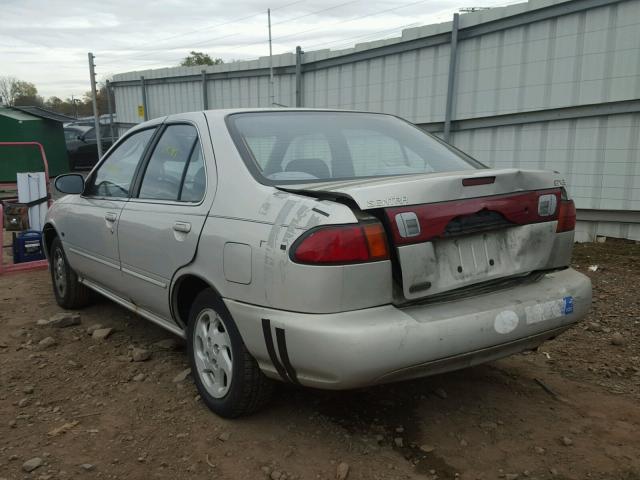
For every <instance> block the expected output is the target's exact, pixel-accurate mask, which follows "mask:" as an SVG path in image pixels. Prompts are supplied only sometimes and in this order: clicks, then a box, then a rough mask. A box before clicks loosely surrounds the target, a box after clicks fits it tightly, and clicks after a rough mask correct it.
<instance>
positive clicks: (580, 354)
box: [0, 241, 640, 480]
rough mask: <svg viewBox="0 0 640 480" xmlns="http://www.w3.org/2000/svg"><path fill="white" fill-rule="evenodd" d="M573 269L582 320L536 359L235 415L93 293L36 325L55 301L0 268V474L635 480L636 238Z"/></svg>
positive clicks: (638, 454)
mask: <svg viewBox="0 0 640 480" xmlns="http://www.w3.org/2000/svg"><path fill="white" fill-rule="evenodd" d="M574 264H575V267H576V268H578V269H579V270H581V271H583V272H585V273H587V275H589V276H590V277H591V278H592V280H593V285H594V294H595V295H594V304H593V310H592V313H591V314H590V316H589V317H588V318H587V319H586V320H585V321H584V322H583V323H581V324H579V325H577V326H575V327H574V328H573V329H572V330H570V331H568V332H567V333H565V334H564V335H562V336H561V337H560V338H558V339H556V340H554V341H551V342H548V343H547V344H545V345H543V346H542V347H541V348H540V349H539V350H538V351H537V352H532V353H528V354H522V355H517V356H514V357H511V358H508V359H505V360H501V361H498V362H495V363H492V364H488V365H483V366H480V367H476V368H472V369H467V370H464V371H459V372H455V373H451V374H446V375H440V376H436V377H431V378H427V379H423V380H419V381H412V382H405V383H398V384H392V385H385V386H380V387H375V388H370V389H366V390H360V391H354V392H321V391H312V390H309V389H293V388H289V387H284V386H283V387H281V388H280V389H279V390H278V392H277V394H276V396H275V398H274V400H273V402H272V403H271V404H270V405H269V406H268V408H266V409H265V410H264V411H262V412H260V413H259V414H256V415H253V416H251V417H248V418H242V419H239V420H235V421H228V420H223V419H220V418H218V417H216V416H215V415H213V414H212V413H210V412H209V411H208V410H207V409H206V408H205V407H204V405H203V404H202V402H201V401H199V399H198V397H197V394H196V390H195V387H194V386H193V384H192V383H191V381H190V379H189V378H187V380H186V381H175V380H176V379H175V377H176V375H177V374H179V373H180V372H181V371H183V370H184V369H185V368H186V356H185V352H184V349H183V347H182V346H181V345H180V344H178V345H177V346H176V348H174V349H172V348H170V347H171V346H170V345H165V344H156V342H158V341H160V340H163V339H167V338H169V337H170V336H169V335H168V334H167V333H165V332H164V331H163V330H161V329H160V328H158V327H155V326H154V325H152V324H150V323H148V322H146V321H144V320H142V319H141V318H138V317H136V316H135V315H133V314H131V313H129V312H127V311H125V310H124V309H122V308H120V307H118V306H116V305H115V304H113V303H110V302H108V301H106V300H101V301H98V302H97V303H96V304H95V305H93V306H91V307H89V308H87V309H85V310H82V311H81V312H80V315H81V322H82V323H81V325H77V326H71V327H68V328H53V327H50V326H38V325H37V324H36V322H37V321H38V320H39V319H48V318H50V317H51V316H52V315H54V314H55V313H58V312H60V311H61V310H60V309H59V308H58V307H57V305H56V304H55V301H54V298H53V294H52V292H51V287H50V281H49V277H48V272H46V271H40V272H32V273H22V274H14V275H11V276H5V277H0V300H1V302H2V303H1V305H2V307H1V310H0V478H4V479H22V478H25V479H67V478H104V479H116V478H119V479H178V478H186V479H191V478H193V479H264V478H272V479H280V480H285V479H289V480H291V479H295V478H298V479H333V478H336V473H337V468H338V465H339V464H340V463H343V462H344V463H346V464H348V466H349V472H348V478H349V479H435V478H438V479H457V478H459V479H496V478H504V479H510V480H514V479H520V480H523V479H538V480H542V479H576V480H578V479H580V480H582V479H612V480H636V479H640V333H639V330H640V296H639V295H638V286H639V285H640V245H636V244H633V243H628V242H621V241H607V243H605V244H584V245H578V246H577V247H576V250H575V254H574ZM596 265H597V270H596V271H590V270H589V267H590V266H596ZM98 323H99V324H102V325H103V326H105V327H112V328H113V329H114V332H113V333H112V334H111V335H110V336H109V337H108V338H107V339H106V340H105V341H96V340H94V339H92V337H91V336H89V335H87V333H86V330H87V328H88V327H91V326H92V325H95V324H98ZM46 337H53V339H55V341H56V343H55V345H52V346H49V347H48V348H44V349H43V348H42V347H39V346H38V342H39V341H40V340H42V339H44V338H46ZM612 341H613V342H614V343H618V344H617V345H616V344H614V343H612ZM134 347H142V348H145V349H148V350H150V351H151V352H152V356H151V358H150V359H149V360H147V361H142V362H133V361H130V356H131V352H132V349H133V348H134ZM167 348H168V349H167ZM35 457H38V458H40V459H41V461H42V465H41V466H39V467H38V468H35V469H34V470H33V471H32V472H31V473H26V472H25V470H24V469H23V464H24V463H25V462H26V461H28V460H30V459H33V458H35ZM36 463H37V462H36ZM27 465H28V463H27ZM343 468H344V466H343Z"/></svg>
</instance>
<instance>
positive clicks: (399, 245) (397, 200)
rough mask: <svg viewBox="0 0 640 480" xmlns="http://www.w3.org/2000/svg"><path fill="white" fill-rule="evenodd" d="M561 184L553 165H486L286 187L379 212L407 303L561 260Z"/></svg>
mask: <svg viewBox="0 0 640 480" xmlns="http://www.w3.org/2000/svg"><path fill="white" fill-rule="evenodd" d="M563 185H564V181H563V180H562V178H561V177H560V176H559V175H558V174H555V173H552V172H544V171H535V170H518V169H492V170H489V169H487V170H477V171H474V172H448V173H437V174H428V175H417V176H411V177H391V178H389V177H386V178H375V179H363V180H355V181H343V182H332V183H322V184H312V185H305V186H300V187H298V186H296V187H294V188H290V187H289V186H287V190H295V191H298V192H300V193H303V192H304V193H306V194H311V195H314V196H319V197H326V196H334V197H342V198H346V199H349V200H350V201H352V202H355V204H357V206H358V208H359V209H360V210H364V211H369V212H370V213H372V214H374V215H376V216H377V217H378V218H379V219H380V220H381V221H382V222H383V223H384V224H385V228H386V230H387V235H388V237H389V242H390V244H392V246H393V247H395V248H394V249H393V250H394V266H395V272H396V277H397V280H399V283H401V287H402V288H401V295H396V297H397V298H396V300H397V302H396V303H405V302H407V301H415V300H420V299H424V298H427V297H430V296H434V295H438V296H441V295H442V294H444V293H447V292H451V291H454V290H460V289H463V288H465V287H469V286H472V285H477V284H480V283H485V282H497V281H498V280H500V279H504V278H510V277H518V276H527V275H528V274H530V273H531V272H534V271H539V270H544V269H546V268H549V266H550V265H551V263H554V262H555V264H557V263H558V258H557V255H554V254H553V252H554V249H556V248H557V245H556V242H557V240H558V238H557V237H558V235H557V233H556V229H557V220H558V211H559V205H560V203H561V202H562V195H563V191H562V186H563ZM568 261H569V258H568V256H567V258H561V259H560V263H565V264H566V263H568ZM552 266H555V265H552Z"/></svg>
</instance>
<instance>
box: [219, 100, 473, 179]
mask: <svg viewBox="0 0 640 480" xmlns="http://www.w3.org/2000/svg"><path fill="white" fill-rule="evenodd" d="M227 125H228V127H229V130H230V131H231V134H232V136H233V139H234V141H235V143H236V146H237V147H238V150H239V151H240V153H241V155H242V157H243V158H244V160H245V162H246V163H247V166H248V167H249V169H250V170H251V171H252V173H253V174H254V175H255V176H256V178H257V179H258V180H259V181H261V182H262V183H268V184H287V183H302V182H318V181H325V180H327V181H328V180H335V179H345V180H347V179H355V178H369V177H384V176H393V175H411V174H420V173H431V172H450V171H459V170H469V169H475V168H483V165H481V164H480V163H478V162H476V161H475V160H473V159H472V158H470V157H468V156H466V155H465V154H463V153H461V152H459V151H457V150H456V149H454V148H453V147H450V146H449V145H447V144H446V143H444V142H442V141H441V140H439V139H437V138H436V137H434V136H432V135H429V134H428V133H426V132H424V131H423V130H420V129H419V128H417V127H415V126H413V125H411V124H410V123H408V122H405V121H403V120H400V119H398V118H396V117H393V116H391V115H384V114H370V113H347V112H310V111H306V112H305V111H303V112H286V111H285V112H251V113H237V114H232V115H229V116H228V117H227Z"/></svg>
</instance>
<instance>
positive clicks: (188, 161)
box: [138, 124, 205, 202]
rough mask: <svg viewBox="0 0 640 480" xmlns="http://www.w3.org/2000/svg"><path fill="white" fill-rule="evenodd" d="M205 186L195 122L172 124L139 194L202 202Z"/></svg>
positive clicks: (162, 138) (147, 196)
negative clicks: (190, 123) (193, 123)
mask: <svg viewBox="0 0 640 480" xmlns="http://www.w3.org/2000/svg"><path fill="white" fill-rule="evenodd" d="M204 189H205V172H204V162H203V159H202V150H201V148H200V142H199V141H198V131H197V130H196V129H195V127H193V126H192V125H182V124H181V125H169V126H168V127H167V128H166V129H165V131H164V132H163V133H162V136H161V137H160V140H159V141H158V143H157V145H156V147H155V149H154V150H153V153H152V154H151V158H150V159H149V163H148V164H147V167H146V170H145V172H144V176H143V178H142V184H141V186H140V193H139V194H138V197H139V198H142V199H151V200H169V201H180V200H182V201H187V202H198V201H200V200H201V199H202V197H203V196H204Z"/></svg>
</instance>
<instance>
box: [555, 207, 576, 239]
mask: <svg viewBox="0 0 640 480" xmlns="http://www.w3.org/2000/svg"><path fill="white" fill-rule="evenodd" d="M575 228H576V206H575V204H574V203H573V200H560V209H559V211H558V227H557V228H556V232H568V231H570V230H574V229H575Z"/></svg>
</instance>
